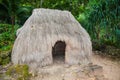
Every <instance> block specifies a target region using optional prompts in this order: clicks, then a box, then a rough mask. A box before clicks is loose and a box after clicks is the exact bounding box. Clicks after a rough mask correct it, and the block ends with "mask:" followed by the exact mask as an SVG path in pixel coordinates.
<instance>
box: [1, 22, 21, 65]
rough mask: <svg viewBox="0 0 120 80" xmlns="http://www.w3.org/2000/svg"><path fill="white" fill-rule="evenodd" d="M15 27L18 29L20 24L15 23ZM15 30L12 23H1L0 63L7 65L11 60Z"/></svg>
mask: <svg viewBox="0 0 120 80" xmlns="http://www.w3.org/2000/svg"><path fill="white" fill-rule="evenodd" d="M14 27H15V31H16V30H17V28H18V27H19V26H18V25H15V26H14ZM15 31H14V32H13V31H12V25H9V24H0V65H5V64H7V63H9V62H10V54H11V50H12V46H13V42H14V39H15V38H14V36H15Z"/></svg>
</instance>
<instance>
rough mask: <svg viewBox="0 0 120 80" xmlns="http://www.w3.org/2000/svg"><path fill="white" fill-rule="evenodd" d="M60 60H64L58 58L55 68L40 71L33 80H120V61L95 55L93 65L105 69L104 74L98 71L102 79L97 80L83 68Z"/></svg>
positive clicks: (45, 68) (50, 67)
mask: <svg viewBox="0 0 120 80" xmlns="http://www.w3.org/2000/svg"><path fill="white" fill-rule="evenodd" d="M60 60H63V59H62V57H59V58H57V59H56V60H55V64H54V65H53V66H47V67H44V68H42V69H40V70H39V75H38V76H36V77H33V78H32V79H31V80H120V61H113V60H111V59H109V58H106V57H103V56H100V55H93V57H92V62H93V64H94V65H98V66H102V68H103V73H102V72H101V70H100V71H99V69H98V71H97V74H98V75H99V76H98V77H100V78H99V79H97V77H96V76H95V75H93V74H91V73H90V74H87V70H83V68H82V67H79V66H78V65H74V66H68V65H65V64H64V62H63V61H62V62H61V61H60ZM103 75H104V79H103Z"/></svg>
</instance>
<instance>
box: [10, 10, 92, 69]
mask: <svg viewBox="0 0 120 80" xmlns="http://www.w3.org/2000/svg"><path fill="white" fill-rule="evenodd" d="M57 41H63V42H65V44H66V49H65V63H67V64H70V65H72V64H89V63H90V56H91V54H92V46H91V41H90V37H89V35H88V33H87V32H86V31H85V29H84V28H82V27H81V25H80V24H79V22H77V21H76V20H75V18H74V17H73V15H72V14H71V13H70V12H68V11H60V10H51V9H34V10H33V13H32V15H31V16H30V17H29V19H28V20H27V21H26V22H25V24H24V25H23V27H21V28H20V29H18V31H17V39H16V41H15V43H14V47H13V51H12V62H13V63H14V64H27V65H29V66H30V67H33V68H36V67H40V66H45V65H48V64H52V63H53V57H52V47H53V46H54V45H55V43H56V42H57Z"/></svg>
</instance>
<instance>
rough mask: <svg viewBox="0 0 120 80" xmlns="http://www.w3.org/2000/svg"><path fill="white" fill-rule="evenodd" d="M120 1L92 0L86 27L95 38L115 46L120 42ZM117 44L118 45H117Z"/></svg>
mask: <svg viewBox="0 0 120 80" xmlns="http://www.w3.org/2000/svg"><path fill="white" fill-rule="evenodd" d="M119 3H120V1H119V0H105V1H104V0H94V1H93V0H91V1H90V2H89V4H88V6H87V7H88V10H87V11H86V17H87V18H86V20H87V23H86V25H87V26H86V29H87V30H88V32H89V33H90V35H91V37H92V38H93V39H97V40H98V41H99V42H101V43H105V44H110V45H114V46H120V45H118V44H119V43H120V42H118V40H119V39H120V38H119V37H120V34H119V30H120V27H119V26H120V23H119V22H120V4H119ZM116 44H117V45H116Z"/></svg>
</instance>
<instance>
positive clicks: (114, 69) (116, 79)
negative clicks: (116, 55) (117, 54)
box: [92, 55, 120, 80]
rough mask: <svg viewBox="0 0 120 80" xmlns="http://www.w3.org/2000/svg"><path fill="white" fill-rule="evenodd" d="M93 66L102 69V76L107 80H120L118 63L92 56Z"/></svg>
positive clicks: (119, 64) (119, 65) (119, 62)
mask: <svg viewBox="0 0 120 80" xmlns="http://www.w3.org/2000/svg"><path fill="white" fill-rule="evenodd" d="M92 61H93V63H94V64H97V65H100V66H102V67H103V74H104V76H105V77H106V78H108V79H109V80H120V61H114V60H111V59H109V58H106V57H103V56H99V55H93V58H92Z"/></svg>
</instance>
